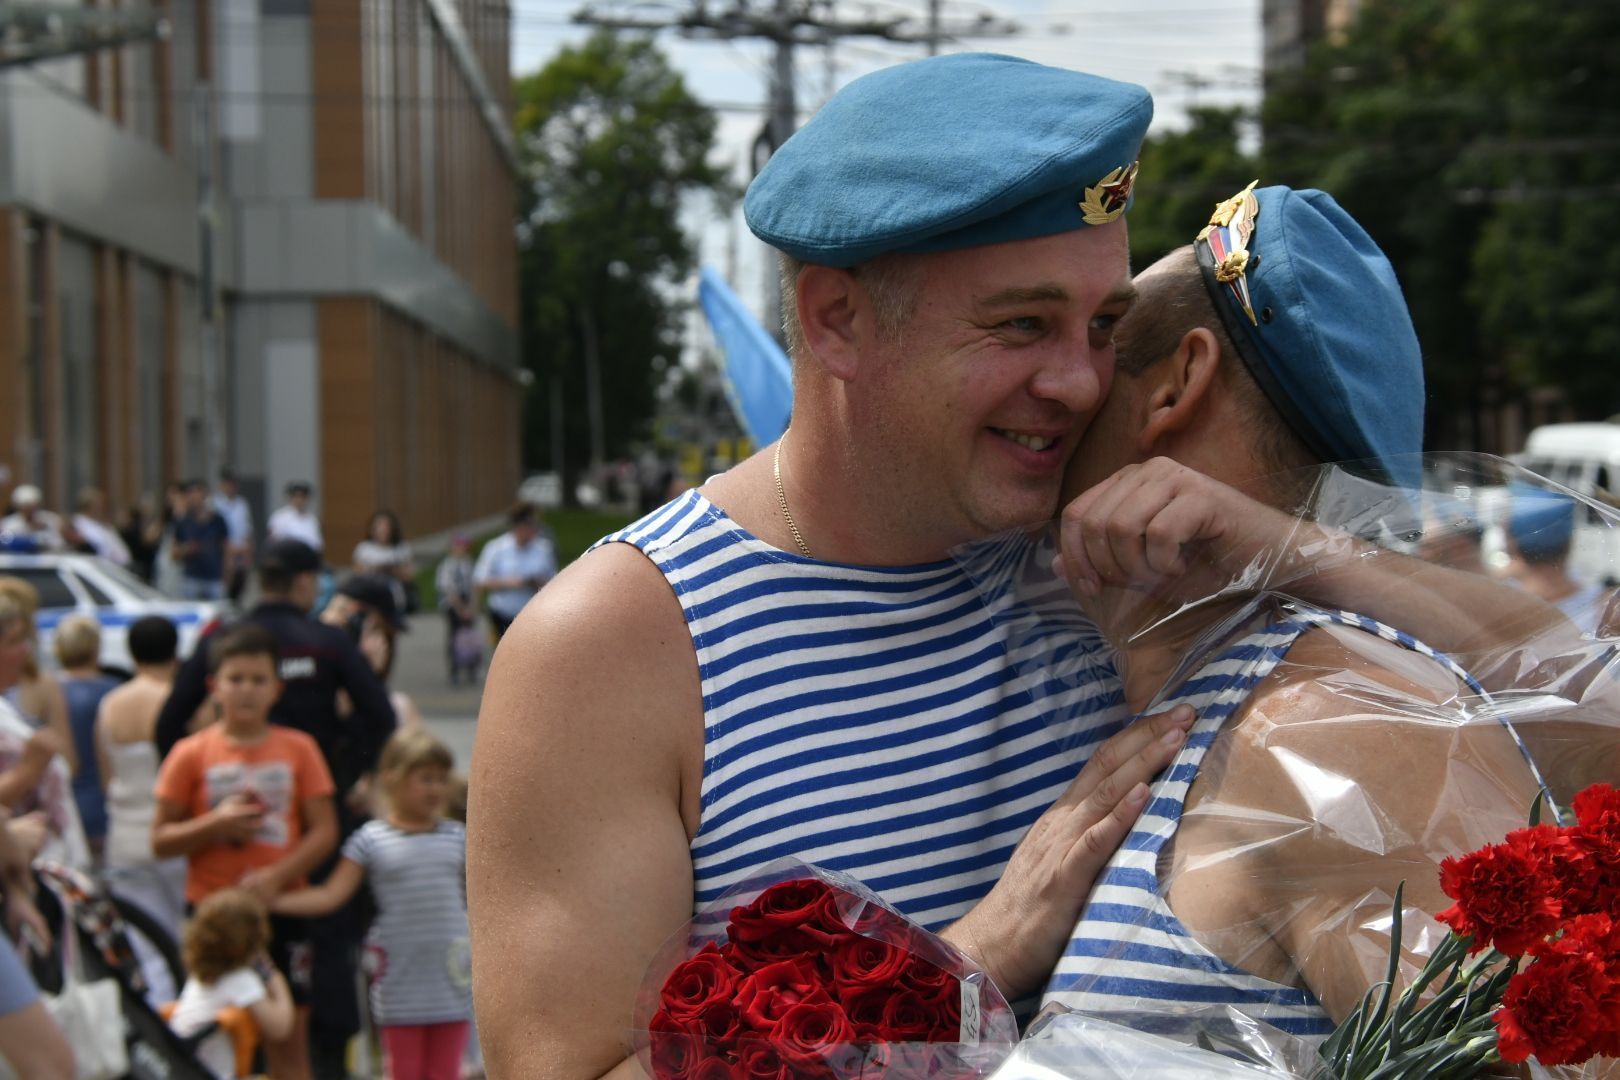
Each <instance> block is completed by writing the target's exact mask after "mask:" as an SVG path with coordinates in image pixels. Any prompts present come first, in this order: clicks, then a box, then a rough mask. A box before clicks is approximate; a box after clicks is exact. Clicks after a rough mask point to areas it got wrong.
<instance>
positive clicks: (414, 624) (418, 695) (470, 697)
mask: <svg viewBox="0 0 1620 1080" xmlns="http://www.w3.org/2000/svg"><path fill="white" fill-rule="evenodd" d="M410 624H411V630H410V633H408V634H401V635H400V636H399V638H398V640H397V644H396V649H397V653H396V655H395V657H394V674H393V678H392V679H391V680H390V681H391V683H392V685H393V688H394V689H395V690H399V691H401V692H403V693H405V694H407V695H409V697H410V699H411V700H412V701H414V702H416V707H417V709H418V710H419V711H420V712H421V714H422V719H423V720H424V721H426V723H427V726H428V730H430V731H432V732H433V734H435V735H437V736H438V737H439V738H441V739H443V740H444V741H445V742H446V743H447V744H448V745H449V747H450V749H451V751H452V752H453V753H454V754H455V756H456V771H457V772H466V771H467V766H468V764H469V762H471V760H472V743H473V730H474V728H475V727H476V722H477V719H478V702H479V699H480V698H481V697H482V696H483V692H484V686H483V681H482V679H483V670H482V669H480V671H479V682H478V683H476V684H475V685H472V686H468V685H467V684H465V683H463V684H461V685H459V686H451V685H450V674H449V665H448V663H447V662H446V660H445V652H446V638H447V636H448V635H447V631H446V627H445V620H444V615H443V614H442V613H440V612H437V611H425V612H421V613H419V614H416V615H412V616H411V617H410ZM483 625H484V626H486V627H487V626H488V625H489V624H488V622H487V621H486V622H485V623H484V624H483ZM487 651H493V649H490V650H487ZM485 667H486V668H487V667H488V655H487V652H486V656H485Z"/></svg>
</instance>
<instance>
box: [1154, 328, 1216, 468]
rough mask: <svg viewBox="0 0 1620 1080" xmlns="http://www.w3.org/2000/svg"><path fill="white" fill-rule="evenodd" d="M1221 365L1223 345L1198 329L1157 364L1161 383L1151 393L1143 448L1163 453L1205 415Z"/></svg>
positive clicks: (1156, 368)
mask: <svg viewBox="0 0 1620 1080" xmlns="http://www.w3.org/2000/svg"><path fill="white" fill-rule="evenodd" d="M1220 366H1221V345H1220V342H1219V341H1217V340H1216V339H1215V335H1214V334H1212V333H1211V332H1210V331H1209V330H1208V329H1206V328H1204V327H1202V326H1198V327H1194V328H1193V329H1191V330H1189V331H1187V333H1186V334H1185V335H1183V336H1182V339H1181V343H1180V344H1178V345H1177V346H1176V351H1175V352H1173V353H1171V354H1170V356H1169V357H1168V358H1167V359H1165V360H1161V361H1160V362H1159V363H1158V364H1155V365H1154V368H1155V371H1154V375H1155V376H1156V377H1157V379H1158V382H1157V384H1156V385H1155V386H1154V388H1153V390H1152V391H1151V392H1150V393H1149V394H1148V397H1147V407H1146V410H1145V411H1146V414H1147V415H1146V419H1145V420H1144V422H1143V424H1142V434H1141V445H1140V449H1141V451H1142V452H1143V453H1144V454H1151V453H1153V452H1155V451H1160V452H1162V445H1163V443H1164V442H1165V441H1167V440H1169V439H1171V438H1172V437H1174V436H1175V435H1177V434H1180V433H1182V432H1184V431H1186V430H1187V429H1188V428H1190V427H1192V426H1193V424H1195V423H1196V422H1197V421H1198V419H1199V417H1200V416H1202V415H1203V410H1204V409H1205V408H1206V407H1207V406H1208V405H1209V403H1210V400H1211V393H1212V391H1213V388H1214V386H1215V374H1216V372H1217V371H1218V370H1219V369H1220Z"/></svg>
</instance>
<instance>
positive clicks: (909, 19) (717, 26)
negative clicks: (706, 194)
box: [573, 0, 1021, 339]
mask: <svg viewBox="0 0 1620 1080" xmlns="http://www.w3.org/2000/svg"><path fill="white" fill-rule="evenodd" d="M615 3H618V4H622V5H623V7H624V10H623V11H622V12H619V11H615V10H613V7H614V4H615ZM942 3H943V0H928V11H927V14H926V16H925V18H924V20H922V21H919V20H918V19H917V18H916V17H915V16H910V15H895V16H888V17H879V16H877V15H876V14H868V15H867V16H866V17H864V18H840V17H838V16H837V14H836V13H835V12H834V10H833V9H832V7H831V6H830V5H829V6H827V8H826V10H825V13H824V14H823V13H820V12H817V11H816V10H815V8H814V6H813V5H814V0H772V3H771V6H770V8H768V9H763V8H755V7H753V6H751V5H750V3H749V0H735V2H734V3H732V4H730V5H729V6H728V7H727V8H726V9H725V10H724V11H722V12H711V11H710V10H709V8H708V0H692V6H690V7H687V8H677V7H675V6H673V5H671V6H670V7H669V9H668V11H667V13H666V14H664V15H662V16H657V15H648V14H646V11H647V7H648V5H647V4H646V3H644V2H641V3H637V2H634V0H611V2H599V3H594V4H590V5H589V6H587V7H584V8H581V9H580V10H579V11H577V12H575V13H574V17H573V21H574V22H576V23H580V24H582V25H585V26H601V27H607V28H610V29H614V30H642V31H649V32H655V33H656V32H657V31H660V30H674V31H676V32H677V33H679V34H681V35H682V36H683V37H689V38H697V39H707V40H715V41H730V40H736V39H738V38H756V39H762V40H765V41H769V42H772V43H773V44H775V46H776V55H775V62H774V64H773V66H772V70H771V86H770V93H769V102H770V104H769V109H768V112H767V114H766V121H765V127H764V130H763V131H761V132H760V134H759V138H757V139H756V140H755V141H754V155H753V156H754V160H753V165H754V172H755V173H756V174H757V173H758V172H759V170H760V169H761V168H763V167H764V165H765V162H766V161H768V160H769V159H770V156H771V155H772V154H773V153H775V152H776V148H777V147H779V146H781V145H782V144H783V143H784V142H786V141H787V138H788V136H790V135H792V134H793V132H794V131H795V130H797V128H798V126H799V115H798V102H797V95H796V93H795V90H794V59H793V51H794V49H795V48H797V47H798V46H801V45H803V46H816V47H827V48H830V47H832V46H833V45H834V44H835V43H836V42H837V41H839V40H840V39H842V38H849V37H870V38H877V39H879V40H882V41H896V42H903V43H906V44H912V45H925V46H927V49H928V54H929V55H930V56H932V55H934V54H935V53H937V52H938V51H939V46H940V43H941V42H943V41H948V40H954V39H956V38H959V37H1009V36H1011V35H1014V34H1017V33H1019V32H1021V28H1020V27H1019V26H1018V24H1016V23H1014V22H1011V21H1009V20H1005V19H997V18H994V17H992V16H989V15H980V16H978V17H977V18H975V19H972V20H970V21H967V22H963V23H947V22H945V21H944V19H943V16H942V11H941V5H942ZM766 275H767V278H768V281H767V284H766V288H765V296H766V318H765V325H766V328H767V329H768V330H770V332H771V333H772V334H773V335H774V336H776V337H777V338H778V339H780V338H781V334H782V312H781V296H780V290H779V289H778V288H777V285H776V266H775V265H774V264H772V265H770V266H768V267H767V268H766Z"/></svg>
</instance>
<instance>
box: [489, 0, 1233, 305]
mask: <svg viewBox="0 0 1620 1080" xmlns="http://www.w3.org/2000/svg"><path fill="white" fill-rule="evenodd" d="M690 2H691V0H646V2H644V3H642V4H640V5H638V7H637V8H636V14H637V15H639V16H642V17H645V18H649V19H657V18H660V17H663V16H667V15H668V14H669V13H670V12H671V11H679V10H684V9H685V7H686V6H687V5H688V4H689V3H690ZM753 2H754V3H756V4H767V3H768V2H769V0H753ZM1260 3H1261V0H1202V2H1199V0H993V2H990V3H980V2H977V0H947V3H946V4H945V9H944V10H945V19H946V21H947V23H949V22H951V21H953V20H963V19H966V18H972V17H976V16H977V15H978V13H979V12H981V11H987V12H990V13H992V14H994V15H997V16H1000V17H1002V18H1005V19H1011V20H1013V21H1015V22H1017V23H1019V24H1020V26H1021V27H1022V29H1023V33H1022V34H1020V35H1019V36H1017V37H1007V38H983V39H972V40H966V41H963V42H960V43H958V44H955V45H947V46H946V51H964V50H982V51H992V52H1002V53H1010V54H1012V55H1014V56H1021V57H1025V58H1027V59H1030V60H1036V61H1039V62H1041V63H1044V64H1053V65H1057V66H1060V67H1069V68H1075V69H1077V70H1082V71H1088V72H1091V73H1093V74H1096V75H1104V76H1107V77H1109V78H1115V79H1125V80H1128V81H1131V82H1136V83H1140V84H1142V85H1143V86H1146V87H1147V88H1148V90H1150V91H1151V92H1152V94H1153V99H1154V120H1153V130H1164V129H1166V128H1170V129H1173V128H1176V127H1179V126H1181V125H1182V124H1183V123H1184V122H1185V109H1186V107H1187V106H1188V105H1189V104H1192V103H1197V104H1237V103H1241V104H1253V103H1254V102H1255V101H1256V100H1257V99H1258V97H1259V78H1260V46H1261V41H1260ZM581 6H582V5H581V3H579V2H576V0H513V3H512V67H513V71H514V73H517V74H526V73H528V72H530V71H533V70H535V69H537V68H539V67H541V66H542V65H544V63H545V62H546V61H547V60H548V59H549V58H550V57H551V56H552V55H553V54H555V53H556V51H557V50H558V49H559V48H561V47H562V46H563V45H565V44H573V43H577V42H579V41H580V40H582V39H583V38H584V37H585V36H586V35H587V34H588V33H589V31H588V29H586V28H583V27H577V26H572V25H570V24H569V17H570V16H571V15H572V14H573V13H574V12H575V11H576V10H578V9H579V8H580V7H581ZM924 8H925V0H856V2H852V3H849V4H847V5H844V6H841V8H840V12H841V14H843V15H844V16H845V17H861V16H865V15H866V14H868V13H873V14H877V15H879V16H890V15H893V14H896V13H905V12H908V11H909V12H916V13H918V14H919V16H920V13H921V12H922V11H923V10H924ZM618 10H620V11H622V10H625V8H624V7H623V6H620V7H618ZM659 42H660V44H661V45H662V46H663V47H664V49H665V50H666V51H667V52H668V53H669V55H670V56H671V58H672V59H673V61H674V63H675V66H676V67H677V69H679V70H680V72H681V73H682V75H683V76H684V77H685V78H686V81H687V85H688V87H689V88H690V89H691V90H692V91H693V93H695V94H696V95H697V96H698V97H699V98H700V99H701V100H703V101H705V102H707V103H709V104H711V105H714V106H717V107H722V108H723V111H722V112H721V113H720V132H719V139H718V147H717V150H716V156H717V158H718V159H719V160H720V161H721V162H722V163H729V164H730V165H731V167H732V169H733V171H734V176H735V177H736V179H737V180H738V182H739V184H741V183H744V182H746V180H747V178H748V171H747V170H748V147H749V146H750V145H751V144H752V143H753V141H754V138H755V136H756V135H757V134H758V133H759V131H760V129H761V127H762V126H763V124H764V120H765V114H764V111H763V103H764V101H765V99H766V95H767V84H768V81H769V72H770V67H771V58H772V55H773V54H772V51H771V48H770V46H768V45H766V44H765V43H763V42H750V41H732V42H720V41H687V40H684V39H682V38H680V37H678V36H677V35H676V34H674V33H673V32H665V33H663V34H662V35H660V38H659ZM922 55H924V51H923V47H922V46H920V45H917V46H910V45H901V44H897V43H893V42H885V41H879V40H876V39H862V38H847V39H844V41H843V43H841V44H840V45H839V46H838V48H837V51H836V53H835V55H834V57H833V61H834V62H833V65H832V68H831V71H829V65H828V57H827V54H826V51H825V50H822V49H800V50H798V52H797V55H796V63H797V67H798V76H799V78H798V100H799V107H800V109H801V110H803V111H804V112H805V114H806V115H807V114H808V112H810V111H813V110H814V109H815V108H816V107H817V106H819V105H820V104H821V103H822V102H823V101H825V100H826V98H827V96H828V94H829V93H830V90H831V89H836V88H837V87H839V86H842V85H843V84H844V83H846V82H848V81H849V80H851V79H853V78H856V77H857V76H859V75H863V74H865V73H866V72H868V71H872V70H874V69H876V68H879V67H885V66H887V65H889V64H893V63H897V62H900V61H903V60H910V59H916V58H917V57H920V56H922ZM1189 75H1191V76H1196V77H1198V78H1201V79H1204V80H1208V81H1209V82H1210V83H1211V84H1212V85H1205V86H1199V87H1193V86H1190V85H1189V81H1188V78H1187V76H1189ZM801 121H802V117H801ZM1144 182H1145V183H1148V184H1150V183H1151V180H1150V179H1149V178H1146V177H1144ZM1148 190H1149V189H1147V188H1145V189H1144V194H1146V193H1147V191H1148ZM690 227H691V228H693V229H694V231H696V232H698V234H699V235H700V237H701V246H700V259H701V261H702V262H703V263H706V264H712V265H714V266H716V267H718V268H720V269H721V271H722V272H725V271H726V270H727V269H728V267H731V266H735V270H736V280H735V281H734V282H733V284H734V285H735V286H736V288H737V292H738V294H739V295H740V296H742V298H743V299H744V300H745V301H746V302H747V303H749V305H750V306H752V307H754V308H755V310H756V311H760V310H762V309H763V296H764V292H765V280H766V279H765V267H766V265H767V259H766V249H765V247H764V245H762V244H760V243H759V241H757V240H755V239H754V237H753V235H752V234H751V233H749V232H748V230H747V227H746V226H744V225H743V224H742V221H741V209H740V207H739V209H738V211H737V213H736V214H735V216H734V220H733V221H731V222H726V221H724V220H720V219H717V218H716V216H715V215H714V213H713V211H712V210H698V211H694V212H693V214H692V215H691V221H690ZM733 244H734V245H735V256H734V257H733V254H732V250H731V248H732V245H733Z"/></svg>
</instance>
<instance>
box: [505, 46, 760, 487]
mask: <svg viewBox="0 0 1620 1080" xmlns="http://www.w3.org/2000/svg"><path fill="white" fill-rule="evenodd" d="M515 95H516V98H517V112H516V128H517V139H518V144H519V148H520V152H521V154H522V156H523V160H524V164H525V167H526V169H527V171H528V176H529V181H530V183H529V185H528V187H527V189H526V190H525V191H524V193H523V198H522V200H521V204H520V207H519V219H518V220H519V223H518V238H519V245H520V248H519V259H520V269H521V288H522V300H521V305H522V324H523V325H522V330H523V347H524V361H525V364H526V365H527V367H528V368H529V370H530V371H532V372H534V375H535V381H534V386H533V388H532V389H531V390H530V392H529V395H528V398H527V401H526V403H525V404H526V409H527V415H526V417H525V421H526V422H525V425H524V430H525V433H526V435H525V438H526V445H525V447H524V456H525V460H526V462H527V464H528V465H529V466H530V467H549V468H555V467H557V465H558V463H557V462H554V461H552V460H551V458H552V445H553V440H552V434H553V433H552V422H553V417H554V416H557V415H560V416H561V418H562V423H563V444H564V462H563V463H562V464H563V465H564V466H565V467H566V470H567V471H568V472H569V473H570V474H571V475H572V474H576V473H577V471H578V470H579V469H580V468H581V467H583V465H584V464H585V463H586V462H587V460H588V457H589V453H590V427H589V415H590V414H589V409H588V408H587V397H586V393H587V392H586V362H587V356H588V352H589V350H590V349H591V347H592V346H593V344H594V346H595V348H596V351H597V353H598V355H599V357H600V370H601V380H600V381H601V387H602V409H603V418H604V424H603V427H604V434H605V443H606V446H605V450H606V453H607V455H608V456H609V457H613V456H616V455H619V454H622V453H623V452H624V450H625V449H626V447H627V446H628V444H629V443H631V442H632V441H634V440H635V439H636V438H637V437H638V436H640V435H642V434H643V433H644V431H645V428H646V424H647V421H648V419H649V418H650V417H651V416H652V414H653V411H654V408H655V404H656V401H655V397H656V390H657V386H658V382H659V380H660V378H661V373H662V371H663V369H664V368H666V367H667V366H669V365H673V364H674V363H675V362H676V361H677V360H678V358H679V351H680V319H681V315H682V306H681V305H680V304H679V303H678V302H677V301H676V300H675V299H673V293H674V289H673V287H674V286H675V285H677V284H678V283H679V282H681V281H682V280H683V279H684V278H685V277H686V276H687V275H688V274H690V273H691V272H692V270H693V265H694V259H695V250H694V245H693V242H692V240H691V239H690V238H689V237H687V235H686V234H685V232H684V231H683V230H682V228H681V225H680V221H679V213H680V209H681V207H682V205H683V201H684V200H686V199H688V197H690V196H692V195H694V194H699V193H704V192H709V193H713V194H715V195H717V196H718V197H720V198H722V199H724V198H727V197H729V193H728V192H727V191H726V187H725V183H724V180H723V178H722V176H721V174H720V173H719V171H718V170H716V169H714V168H713V167H711V166H710V165H709V163H708V160H707V159H708V155H709V152H710V150H711V149H712V148H713V145H714V132H715V118H714V114H713V112H712V111H711V110H709V109H708V108H707V107H705V106H703V105H702V104H701V103H700V102H698V101H697V99H695V98H694V97H693V96H692V95H691V93H690V92H689V91H688V90H687V88H686V85H685V83H684V82H683V81H682V79H681V77H680V75H679V74H678V73H676V72H675V71H674V69H673V68H671V66H670V64H669V61H668V58H667V57H665V55H664V54H663V53H662V52H660V51H659V50H658V49H657V48H656V47H655V46H654V45H653V44H652V42H650V41H648V40H645V39H640V38H629V37H620V36H617V35H615V34H613V33H611V32H608V31H599V32H598V33H596V34H594V35H593V36H592V37H590V38H589V39H588V40H587V41H586V42H585V43H584V44H582V45H580V46H579V47H577V48H566V49H564V50H563V51H562V52H561V53H559V54H558V55H557V56H556V57H555V58H554V59H552V60H551V62H550V63H548V64H547V65H546V66H545V67H544V68H543V69H541V70H540V71H538V72H536V73H534V74H532V75H528V76H526V77H524V78H521V79H519V80H518V81H517V84H516V87H515ZM554 393H555V394H558V395H560V402H559V405H560V407H559V408H557V409H555V410H554V409H553V394H554ZM573 487H574V485H573V482H572V479H571V477H570V478H569V479H568V480H567V481H566V482H565V483H564V489H565V490H568V491H572V490H573Z"/></svg>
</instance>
